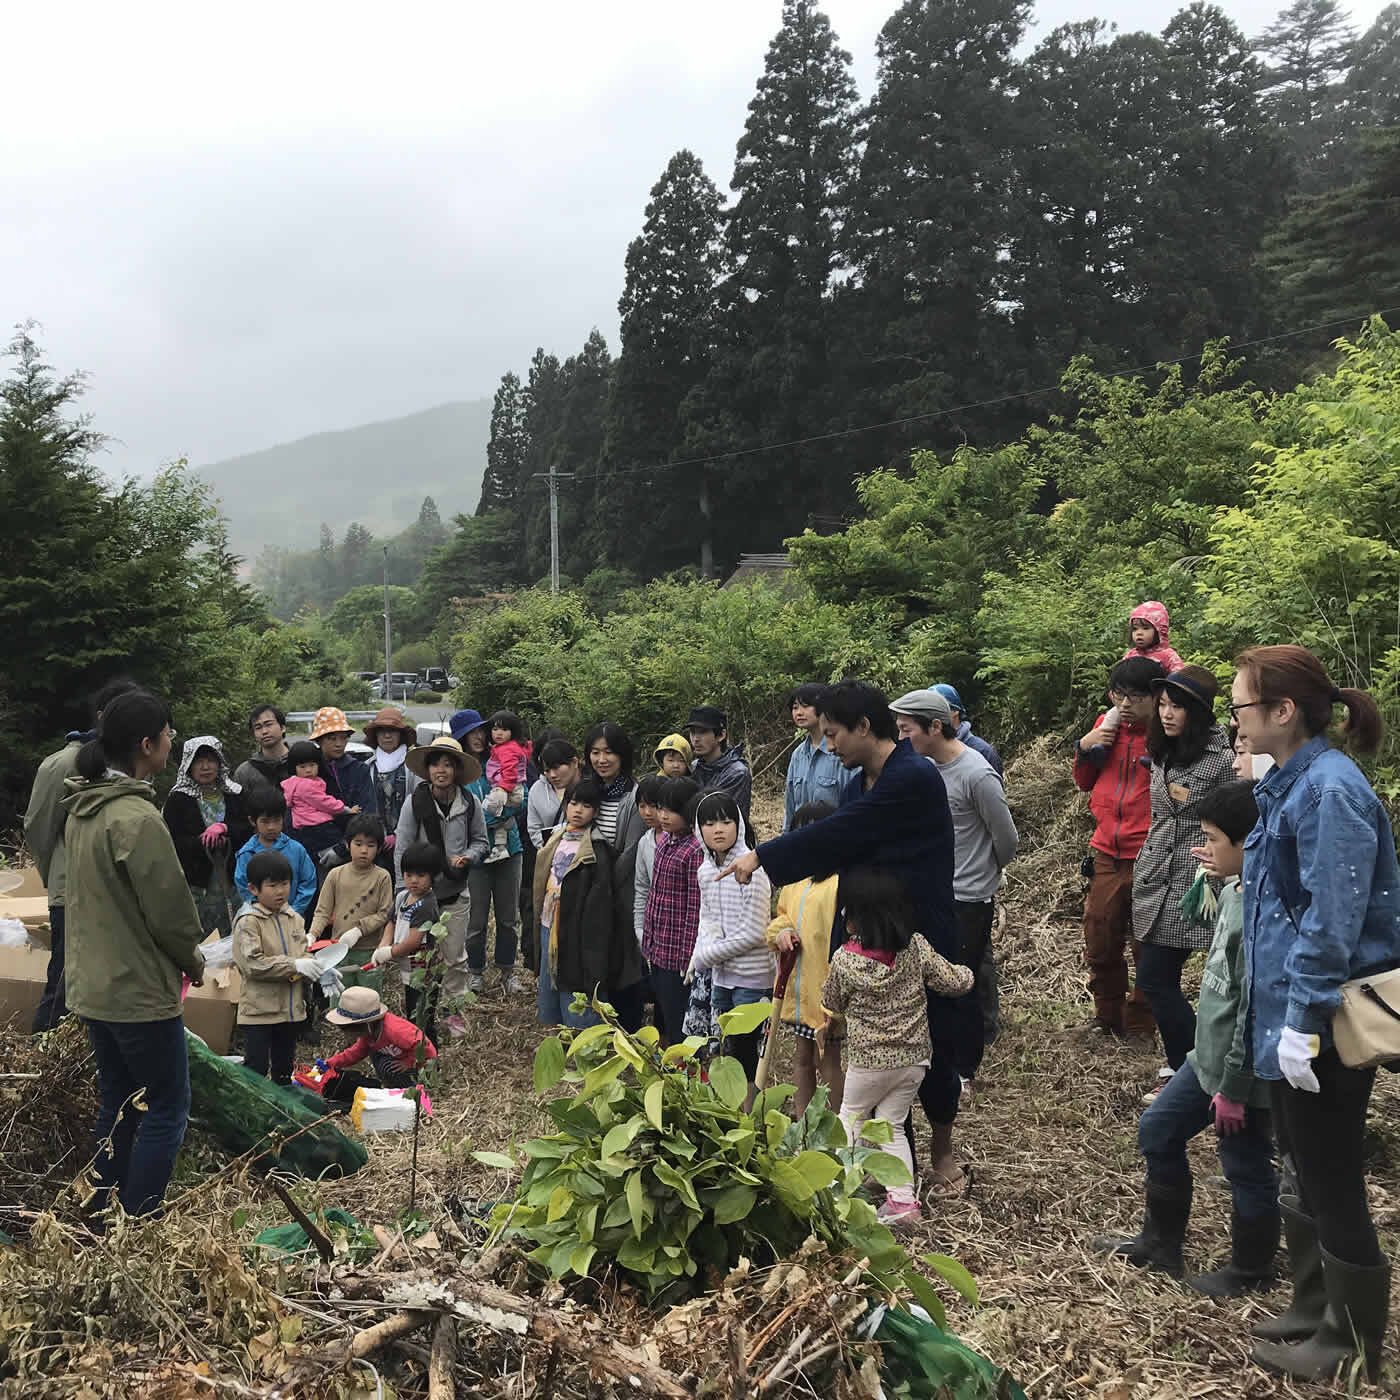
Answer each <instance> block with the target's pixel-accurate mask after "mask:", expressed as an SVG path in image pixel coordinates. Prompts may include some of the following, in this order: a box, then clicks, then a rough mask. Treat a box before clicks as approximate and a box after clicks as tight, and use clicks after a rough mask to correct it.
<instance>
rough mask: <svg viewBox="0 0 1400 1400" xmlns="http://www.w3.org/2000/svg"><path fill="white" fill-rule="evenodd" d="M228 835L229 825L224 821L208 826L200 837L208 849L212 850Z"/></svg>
mask: <svg viewBox="0 0 1400 1400" xmlns="http://www.w3.org/2000/svg"><path fill="white" fill-rule="evenodd" d="M227 837H228V827H227V826H225V825H224V823H223V822H215V823H214V824H213V825H212V826H206V827H205V828H204V830H203V832H201V833H200V837H199V839H200V840H201V841H203V842H204V847H205V849H206V850H210V851H212V850H213V849H214V847H215V846H217V845H218V844H219V842H220V841H223V840H225V839H226V838H227Z"/></svg>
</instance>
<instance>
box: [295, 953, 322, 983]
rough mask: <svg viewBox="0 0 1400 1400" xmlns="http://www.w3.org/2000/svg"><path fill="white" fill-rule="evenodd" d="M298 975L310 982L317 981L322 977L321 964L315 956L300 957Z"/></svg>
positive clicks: (297, 966)
mask: <svg viewBox="0 0 1400 1400" xmlns="http://www.w3.org/2000/svg"><path fill="white" fill-rule="evenodd" d="M296 969H297V976H298V977H305V978H306V979H307V981H308V982H315V981H318V980H319V979H320V976H321V965H320V963H318V962H317V961H316V959H315V958H298V959H297V960H296Z"/></svg>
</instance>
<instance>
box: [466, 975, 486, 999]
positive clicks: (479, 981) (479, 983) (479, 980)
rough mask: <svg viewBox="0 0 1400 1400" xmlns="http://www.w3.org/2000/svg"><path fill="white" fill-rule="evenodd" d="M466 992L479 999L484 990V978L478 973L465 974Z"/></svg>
mask: <svg viewBox="0 0 1400 1400" xmlns="http://www.w3.org/2000/svg"><path fill="white" fill-rule="evenodd" d="M467 990H468V991H469V992H470V993H471V994H472V995H473V996H476V997H479V996H480V995H481V994H482V992H484V991H485V990H486V978H485V977H484V976H483V975H482V974H481V973H480V972H469V973H467Z"/></svg>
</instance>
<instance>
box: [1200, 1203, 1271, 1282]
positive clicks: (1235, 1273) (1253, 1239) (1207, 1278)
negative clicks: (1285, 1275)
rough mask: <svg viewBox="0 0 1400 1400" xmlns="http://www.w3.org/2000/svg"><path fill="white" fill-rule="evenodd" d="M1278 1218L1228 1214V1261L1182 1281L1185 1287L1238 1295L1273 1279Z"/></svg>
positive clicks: (1235, 1213) (1236, 1212)
mask: <svg viewBox="0 0 1400 1400" xmlns="http://www.w3.org/2000/svg"><path fill="white" fill-rule="evenodd" d="M1278 1239H1279V1217H1278V1213H1277V1212H1274V1213H1273V1214H1271V1215H1241V1214H1240V1213H1239V1212H1238V1211H1235V1212H1234V1213H1233V1214H1232V1215H1231V1217H1230V1262H1229V1263H1228V1264H1226V1265H1225V1267H1224V1268H1223V1269H1217V1270H1216V1271H1215V1272H1214V1273H1212V1274H1197V1275H1196V1276H1195V1277H1194V1278H1189V1279H1187V1280H1186V1286H1187V1287H1188V1288H1194V1289H1195V1290H1196V1292H1197V1293H1204V1294H1205V1295H1206V1296H1207V1297H1209V1298H1239V1297H1241V1296H1243V1295H1244V1294H1246V1293H1252V1292H1253V1291H1254V1290H1255V1289H1258V1288H1268V1287H1269V1285H1270V1284H1272V1283H1273V1281H1274V1255H1275V1254H1277V1253H1278Z"/></svg>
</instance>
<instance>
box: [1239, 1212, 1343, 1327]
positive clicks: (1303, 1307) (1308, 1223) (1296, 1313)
mask: <svg viewBox="0 0 1400 1400" xmlns="http://www.w3.org/2000/svg"><path fill="white" fill-rule="evenodd" d="M1278 1208H1279V1212H1280V1213H1281V1214H1282V1216H1283V1233H1284V1235H1285V1237H1286V1238H1287V1240H1288V1267H1289V1269H1290V1271H1291V1272H1292V1274H1293V1301H1292V1303H1290V1304H1289V1306H1288V1309H1287V1311H1285V1312H1282V1313H1280V1314H1279V1315H1278V1316H1277V1317H1271V1318H1268V1319H1266V1320H1265V1321H1264V1322H1259V1323H1256V1324H1255V1325H1254V1327H1253V1328H1251V1329H1250V1330H1251V1331H1252V1332H1253V1334H1254V1335H1255V1336H1256V1337H1258V1338H1259V1339H1260V1341H1264V1342H1301V1341H1303V1340H1304V1339H1305V1338H1307V1337H1311V1336H1312V1334H1313V1333H1314V1332H1316V1331H1317V1329H1318V1327H1319V1326H1321V1324H1322V1314H1323V1312H1324V1311H1325V1310H1326V1307H1327V1287H1326V1285H1325V1284H1324V1283H1323V1281H1322V1251H1321V1249H1319V1247H1318V1243H1317V1225H1316V1223H1315V1222H1314V1220H1313V1218H1312V1216H1310V1215H1308V1214H1307V1213H1306V1212H1305V1211H1304V1210H1303V1203H1302V1202H1301V1201H1300V1200H1299V1199H1298V1197H1297V1196H1280V1197H1279V1198H1278Z"/></svg>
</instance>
